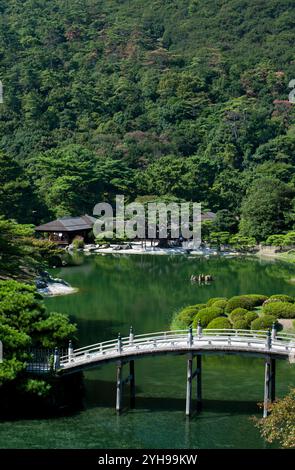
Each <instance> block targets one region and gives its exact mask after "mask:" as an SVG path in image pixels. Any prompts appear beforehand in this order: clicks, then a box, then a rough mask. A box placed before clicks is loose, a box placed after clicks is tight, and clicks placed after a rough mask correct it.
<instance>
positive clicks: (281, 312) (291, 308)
mask: <svg viewBox="0 0 295 470" xmlns="http://www.w3.org/2000/svg"><path fill="white" fill-rule="evenodd" d="M263 312H264V313H265V314H267V315H273V316H275V317H276V318H295V304H291V303H290V302H271V303H270V304H266V305H264V306H263Z"/></svg>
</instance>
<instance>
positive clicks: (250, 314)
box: [171, 294, 295, 330]
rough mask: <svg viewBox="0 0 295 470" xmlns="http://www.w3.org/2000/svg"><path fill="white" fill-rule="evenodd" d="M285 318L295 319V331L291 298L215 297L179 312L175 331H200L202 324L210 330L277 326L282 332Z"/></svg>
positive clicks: (293, 302) (174, 322)
mask: <svg viewBox="0 0 295 470" xmlns="http://www.w3.org/2000/svg"><path fill="white" fill-rule="evenodd" d="M283 319H288V320H290V319H294V320H293V328H295V298H294V297H291V296H289V295H284V294H274V295H271V296H270V297H268V296H266V295H262V294H247V295H238V296H234V297H231V298H230V299H227V298H225V297H213V298H211V299H209V300H208V301H207V303H200V304H195V305H188V306H186V307H184V308H182V309H180V310H179V311H178V312H176V313H175V314H174V316H173V318H172V322H171V329H172V330H181V329H186V328H188V327H190V326H192V327H193V328H197V325H198V324H199V323H200V325H201V326H202V328H207V329H232V328H234V329H242V330H250V329H251V330H268V329H269V328H271V327H272V325H273V324H275V326H276V329H277V330H282V329H283V325H282V323H280V320H283Z"/></svg>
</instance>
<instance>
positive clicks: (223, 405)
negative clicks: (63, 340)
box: [0, 255, 295, 449]
mask: <svg viewBox="0 0 295 470" xmlns="http://www.w3.org/2000/svg"><path fill="white" fill-rule="evenodd" d="M192 273H204V274H207V273H210V274H212V275H213V276H214V278H215V280H214V282H212V283H211V284H210V285H203V286H200V285H198V284H191V283H190V281H189V278H190V275H191V274H192ZM54 275H55V276H60V277H63V278H64V279H65V280H67V281H68V282H70V283H71V284H72V285H73V286H74V287H78V288H79V292H78V293H77V294H73V295H69V296H63V297H55V298H49V299H47V300H46V304H47V307H48V308H49V309H50V310H52V311H60V312H65V313H68V314H70V315H71V317H72V318H73V319H74V320H75V321H76V322H77V324H78V328H79V346H85V345H88V344H91V343H96V342H99V341H104V340H108V339H112V338H116V337H117V334H118V332H120V333H121V334H122V335H124V336H125V335H128V332H129V327H130V325H133V328H134V330H135V333H136V334H141V333H148V332H153V331H163V330H166V329H169V323H170V320H171V316H172V314H173V312H174V311H175V310H177V309H179V308H180V307H181V306H184V305H188V304H195V303H200V302H205V301H207V300H208V299H209V298H210V297H215V296H226V297H230V296H232V295H237V294H243V293H245V294H246V293H262V294H273V293H285V294H293V295H294V292H295V286H294V285H292V283H290V282H289V280H290V278H291V277H295V267H293V266H292V265H289V264H285V263H279V262H270V261H261V260H259V259H256V258H254V259H251V258H232V259H229V258H223V257H212V258H209V259H204V258H190V257H186V256H171V257H169V256H150V255H133V256H130V255H128V256H124V255H117V256H111V255H107V256H99V255H98V256H90V257H87V258H86V259H85V260H83V262H82V263H81V264H80V265H77V266H75V267H68V268H63V269H59V270H57V269H56V270H54ZM126 372H127V370H126ZM135 372H136V406H135V409H133V410H130V409H129V408H128V404H129V403H128V386H126V387H125V389H126V390H125V395H124V404H125V405H126V410H125V411H124V412H123V413H122V414H121V415H120V416H117V415H116V413H115V375H116V369H115V365H114V364H113V365H107V366H103V367H101V368H98V369H94V370H91V371H88V372H86V373H85V386H86V396H85V409H84V410H83V411H80V412H78V413H76V414H74V415H72V416H66V417H61V418H53V419H41V420H40V419H36V420H33V419H32V420H18V421H6V422H2V423H0V447H1V448H14V447H21V448H60V447H61V448H98V449H99V448H264V447H267V446H268V445H267V444H265V442H264V441H263V440H262V439H261V437H260V435H259V433H258V431H257V429H256V428H255V427H254V425H253V422H252V420H251V417H253V416H254V415H255V416H260V415H261V411H260V410H259V409H258V407H257V403H258V402H261V401H262V399H263V385H264V364H263V361H262V360H261V359H254V358H246V357H233V356H222V357H221V356H210V357H204V359H203V398H204V402H203V410H202V411H201V412H200V413H199V414H195V415H194V416H193V417H192V418H191V419H189V420H188V419H186V418H185V413H184V412H185V393H186V358H185V356H176V357H172V356H171V357H170V356H167V357H154V358H149V359H143V360H139V361H136V362H135ZM294 385H295V366H294V365H290V364H289V363H288V362H287V361H278V372H277V396H283V395H284V394H286V393H287V392H288V389H289V387H290V386H294ZM273 447H274V446H273Z"/></svg>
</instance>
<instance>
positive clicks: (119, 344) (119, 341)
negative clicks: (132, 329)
mask: <svg viewBox="0 0 295 470" xmlns="http://www.w3.org/2000/svg"><path fill="white" fill-rule="evenodd" d="M121 352H122V339H121V334H120V333H119V334H118V353H119V354H121Z"/></svg>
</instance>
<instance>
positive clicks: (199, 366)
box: [197, 354, 202, 411]
mask: <svg viewBox="0 0 295 470" xmlns="http://www.w3.org/2000/svg"><path fill="white" fill-rule="evenodd" d="M201 408H202V356H201V354H198V355H197V410H198V411H199V410H200V409H201Z"/></svg>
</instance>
